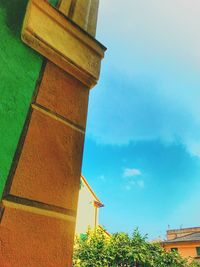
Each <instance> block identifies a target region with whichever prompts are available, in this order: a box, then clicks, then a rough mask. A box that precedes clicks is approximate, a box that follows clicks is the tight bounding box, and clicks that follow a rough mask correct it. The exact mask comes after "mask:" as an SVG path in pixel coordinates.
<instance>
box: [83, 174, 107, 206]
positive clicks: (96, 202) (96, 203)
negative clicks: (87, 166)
mask: <svg viewBox="0 0 200 267" xmlns="http://www.w3.org/2000/svg"><path fill="white" fill-rule="evenodd" d="M81 179H82V181H83V182H84V184H85V185H86V186H87V188H88V189H89V191H90V193H91V194H92V195H93V197H94V199H95V201H94V204H95V205H96V206H97V207H98V208H101V207H104V204H103V203H102V202H101V201H100V199H99V198H98V197H97V195H96V194H95V192H94V191H93V190H92V188H91V187H90V185H89V183H88V182H87V180H86V179H85V177H84V176H83V175H81Z"/></svg>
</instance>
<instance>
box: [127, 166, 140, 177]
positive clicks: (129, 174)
mask: <svg viewBox="0 0 200 267" xmlns="http://www.w3.org/2000/svg"><path fill="white" fill-rule="evenodd" d="M138 175H141V171H140V170H139V169H134V168H132V169H131V168H125V169H124V172H123V177H134V176H138Z"/></svg>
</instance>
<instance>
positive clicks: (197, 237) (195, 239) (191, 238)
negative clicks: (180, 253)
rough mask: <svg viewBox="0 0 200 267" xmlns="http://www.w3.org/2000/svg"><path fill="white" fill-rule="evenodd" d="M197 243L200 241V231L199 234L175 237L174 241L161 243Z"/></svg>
mask: <svg viewBox="0 0 200 267" xmlns="http://www.w3.org/2000/svg"><path fill="white" fill-rule="evenodd" d="M191 241H192V242H198V241H200V231H199V232H194V233H191V234H187V235H184V236H181V237H176V238H174V239H170V240H166V241H164V242H163V243H165V244H166V243H167V244H169V243H177V242H191Z"/></svg>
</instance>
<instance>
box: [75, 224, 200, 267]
mask: <svg viewBox="0 0 200 267" xmlns="http://www.w3.org/2000/svg"><path fill="white" fill-rule="evenodd" d="M74 267H200V264H199V263H198V262H195V261H191V260H189V259H183V258H182V257H181V256H180V255H179V254H178V253H177V252H174V251H170V252H166V251H165V250H164V249H163V248H162V247H161V246H160V244H155V243H149V242H148V241H147V236H142V235H141V234H140V233H139V231H138V230H137V229H136V230H135V231H134V232H133V234H132V235H131V236H129V235H128V234H126V233H116V234H113V235H112V236H111V237H110V238H108V237H107V236H106V235H105V233H104V231H103V230H101V229H97V230H96V231H91V230H88V232H87V234H86V235H84V236H80V237H76V240H75V250H74Z"/></svg>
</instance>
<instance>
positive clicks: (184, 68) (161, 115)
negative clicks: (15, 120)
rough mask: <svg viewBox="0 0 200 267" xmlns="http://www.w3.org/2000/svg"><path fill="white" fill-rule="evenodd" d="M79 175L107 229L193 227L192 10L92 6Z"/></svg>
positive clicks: (196, 7) (199, 98)
mask: <svg viewBox="0 0 200 267" xmlns="http://www.w3.org/2000/svg"><path fill="white" fill-rule="evenodd" d="M100 2H101V4H100V10H99V23H98V31H97V39H98V40H100V41H101V42H102V43H103V44H104V45H106V46H107V47H108V51H107V53H106V57H105V60H104V61H103V64H102V72H101V79H100V82H99V84H98V85H97V86H96V87H95V88H94V89H93V90H92V91H91V96H90V105H89V114H88V123H87V137H86V143H85V150H84V161H83V174H84V175H85V176H86V178H87V179H88V181H89V182H90V184H91V185H92V187H93V189H94V190H95V191H96V192H97V194H98V196H99V197H100V198H101V199H102V201H103V202H104V203H105V208H104V209H102V210H101V216H100V222H101V223H102V224H103V225H104V226H105V227H106V228H107V229H108V230H109V231H110V232H116V231H126V232H131V231H132V230H133V229H134V228H135V227H139V229H140V230H141V232H142V233H148V234H149V237H150V238H154V237H155V238H156V237H158V236H162V237H163V236H164V234H165V231H166V230H167V228H168V225H170V228H171V229H172V228H179V227H181V226H182V227H189V226H198V225H199V222H200V211H199V208H198V203H199V201H200V194H199V192H200V179H199V177H200V104H199V103H200V89H199V88H200V75H199V73H200V34H199V29H200V19H199V13H200V3H199V1H198V0H190V1H188V0H168V1H161V0H142V1H141V0H123V1H121V0H109V1H107V0H101V1H100Z"/></svg>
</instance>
